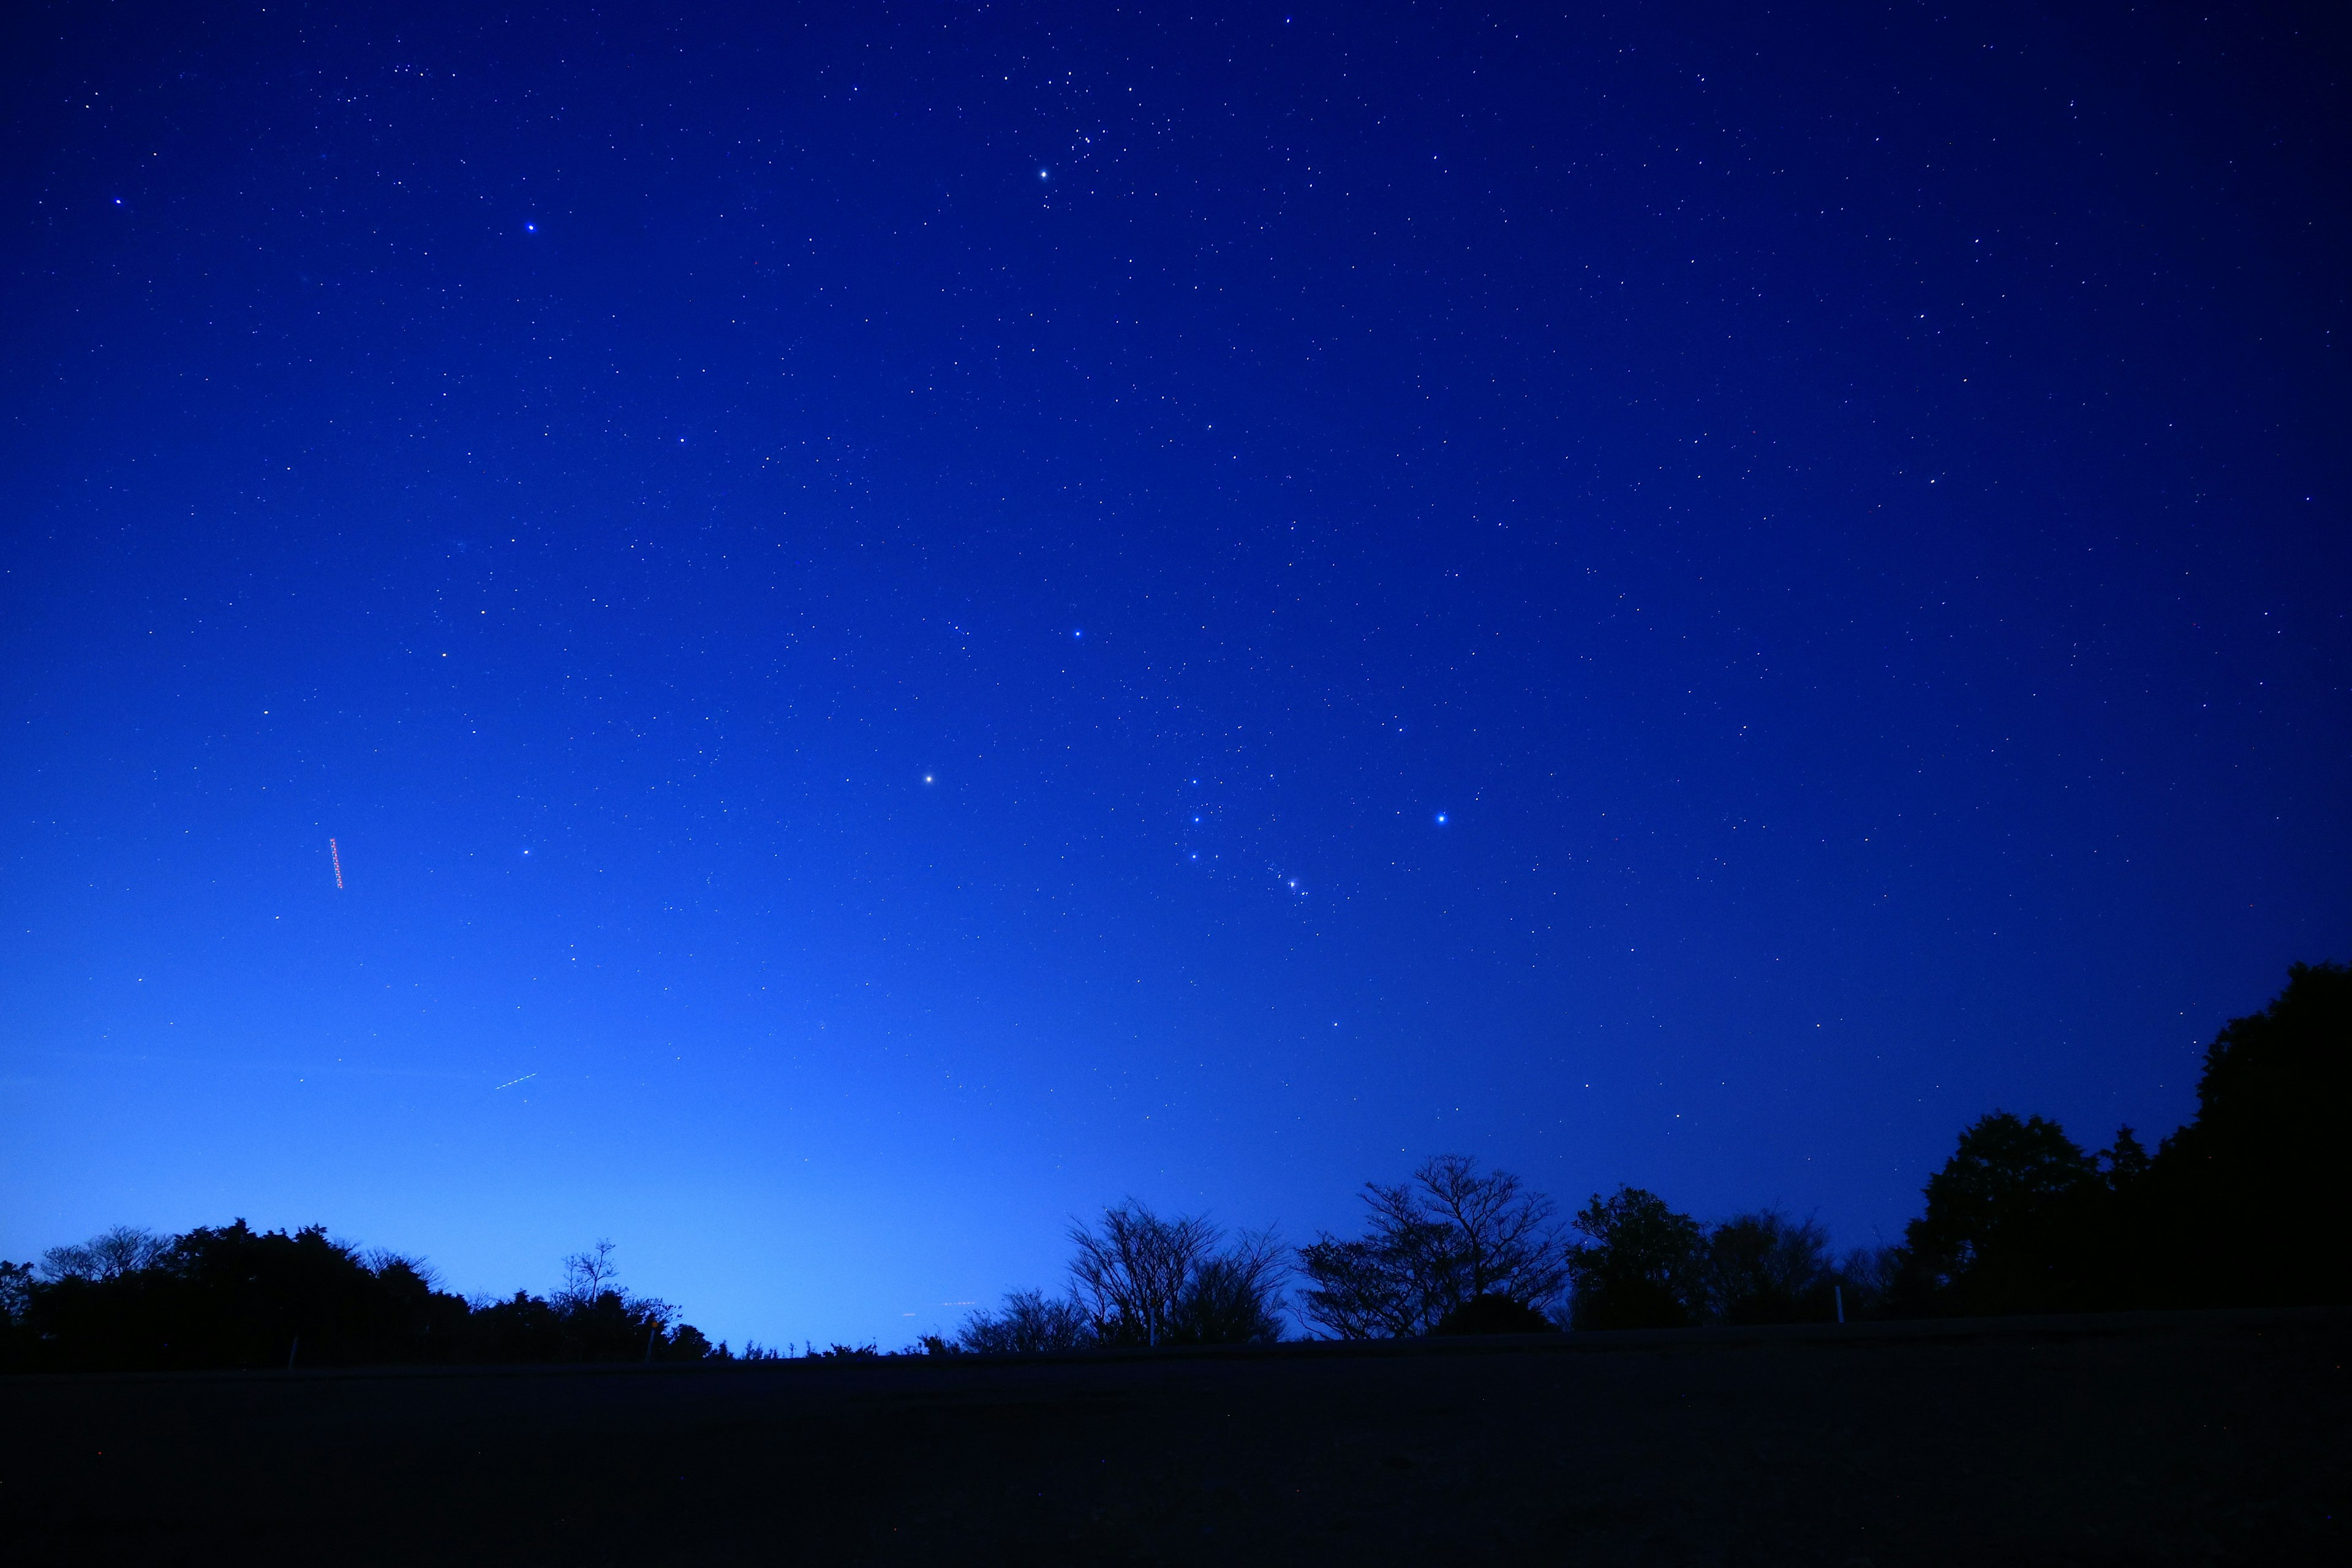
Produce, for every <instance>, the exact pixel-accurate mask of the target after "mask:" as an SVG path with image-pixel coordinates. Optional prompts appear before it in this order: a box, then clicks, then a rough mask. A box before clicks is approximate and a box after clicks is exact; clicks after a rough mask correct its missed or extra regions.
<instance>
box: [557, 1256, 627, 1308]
mask: <svg viewBox="0 0 2352 1568" xmlns="http://www.w3.org/2000/svg"><path fill="white" fill-rule="evenodd" d="M615 1250H617V1249H616V1248H615V1247H614V1245H613V1244H612V1243H611V1242H609V1241H599V1242H598V1243H597V1244H596V1245H595V1246H593V1247H590V1248H589V1249H588V1250H587V1251H585V1252H575V1253H573V1254H572V1256H571V1257H569V1258H565V1259H564V1260H563V1289H562V1290H560V1291H558V1292H556V1295H557V1298H558V1300H572V1301H577V1302H579V1303H580V1304H581V1305H582V1306H593V1304H594V1303H595V1300H596V1299H597V1298H598V1297H599V1296H602V1295H604V1293H605V1292H606V1291H612V1292H614V1294H618V1293H619V1292H620V1289H621V1266H620V1265H619V1264H617V1263H615V1262H614V1261H613V1254H614V1251H615Z"/></svg>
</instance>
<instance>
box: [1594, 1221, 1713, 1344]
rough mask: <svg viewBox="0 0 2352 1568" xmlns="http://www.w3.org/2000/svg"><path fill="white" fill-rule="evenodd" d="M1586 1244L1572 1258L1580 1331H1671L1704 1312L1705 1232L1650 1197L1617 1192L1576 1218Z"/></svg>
mask: <svg viewBox="0 0 2352 1568" xmlns="http://www.w3.org/2000/svg"><path fill="white" fill-rule="evenodd" d="M1576 1228H1577V1229H1578V1230H1580V1231H1581V1232H1582V1233H1583V1234H1584V1235H1585V1236H1586V1237H1588V1238H1589V1239H1588V1241H1587V1242H1586V1244H1585V1245H1584V1246H1582V1247H1578V1248H1576V1250H1575V1251H1573V1252H1572V1253H1570V1255H1569V1268H1570V1271H1571V1273H1572V1275H1573V1277H1574V1279H1575V1284H1576V1294H1575V1298H1574V1300H1573V1305H1572V1310H1571V1321H1572V1322H1573V1323H1574V1324H1575V1326H1576V1327H1578V1328H1580V1329H1672V1328H1680V1327H1682V1326H1684V1325H1685V1324H1687V1323H1691V1322H1694V1321H1697V1319H1698V1318H1699V1317H1700V1315H1701V1314H1702V1313H1704V1312H1705V1310H1706V1287H1705V1283H1704V1280H1703V1279H1702V1276H1701V1268H1702V1263H1703V1259H1704V1252H1703V1247H1702V1237H1703V1233H1702V1232H1701V1230H1700V1228H1699V1224H1698V1221H1696V1220H1695V1219H1693V1218H1691V1216H1690V1215H1686V1214H1677V1213H1675V1211H1674V1210H1673V1209H1671V1208H1668V1207H1667V1206H1666V1203H1665V1200H1664V1198H1661V1197H1659V1196H1658V1195H1657V1194H1655V1193H1651V1192H1644V1191H1643V1189H1641V1188H1640V1187H1620V1188H1618V1189H1617V1191H1616V1193H1615V1194H1613V1195H1612V1196H1610V1197H1607V1198H1603V1197H1602V1196H1601V1194H1598V1193H1595V1194H1593V1195H1592V1201H1591V1203H1589V1204H1587V1205H1584V1207H1583V1208H1582V1209H1581V1210H1580V1211H1579V1212H1578V1214H1577V1216H1576Z"/></svg>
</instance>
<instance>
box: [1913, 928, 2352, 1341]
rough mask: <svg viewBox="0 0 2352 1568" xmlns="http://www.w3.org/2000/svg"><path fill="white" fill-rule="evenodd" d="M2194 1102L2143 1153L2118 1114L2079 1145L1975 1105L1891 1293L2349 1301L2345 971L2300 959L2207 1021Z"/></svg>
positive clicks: (2071, 1305) (2005, 1304) (2088, 1305)
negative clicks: (2241, 1011) (2248, 1004)
mask: <svg viewBox="0 0 2352 1568" xmlns="http://www.w3.org/2000/svg"><path fill="white" fill-rule="evenodd" d="M2197 1100H2198V1110H2197V1114H2196V1116H2195V1117H2194V1118H2193V1119H2192V1120H2191V1121H2189V1124H2188V1125H2187V1126H2185V1127H2182V1128H2181V1129H2180V1130H2179V1131H2177V1132H2175V1133H2174V1134H2173V1135H2172V1136H2171V1137H2169V1138H2168V1139H2166V1140H2165V1141H2164V1142H2163V1143H2162V1145H2161V1146H2160V1147H2158V1150H2157V1152H2156V1153H2155V1155H2154V1156H2153V1157H2150V1156H2149V1154H2148V1153H2147V1151H2146V1150H2145V1149H2144V1148H2142V1147H2141V1145H2140V1142H2139V1140H2138V1139H2137V1138H2136V1137H2135V1136H2134V1135H2133V1133H2132V1130H2131V1129H2130V1128H2128V1127H2126V1128H2124V1129H2122V1130H2121V1131H2118V1132H2117V1133H2116V1141H2115V1142H2114V1144H2113V1145H2112V1146H2110V1147H2109V1148H2107V1149H2106V1150H2105V1151H2103V1152H2099V1153H2096V1154H2092V1153H2087V1152H2084V1150H2082V1149H2081V1148H2079V1147H2077V1146H2076V1145H2075V1143H2074V1142H2073V1141H2072V1140H2071V1139H2069V1138H2068V1137H2067V1136H2066V1133H2065V1131H2064V1130H2063V1128H2061V1127H2060V1126H2059V1125H2058V1124H2057V1123H2056V1122H2054V1121H2044V1120H2043V1119H2042V1118H2041V1117H2038V1116H2029V1117H2027V1118H2025V1119H2023V1120H2020V1119H2019V1118H2017V1117H2015V1116H2012V1115H2010V1114H2008V1113H2007V1112H2005V1111H1996V1112H1994V1113H1993V1114H1992V1115H1990V1116H1987V1117H1985V1118H1984V1119H1982V1120H1981V1121H1978V1122H1977V1123H1976V1124H1975V1125H1974V1126H1972V1127H1970V1128H1969V1130H1968V1131H1966V1132H1964V1133H1962V1134H1961V1135H1960V1142H1959V1147H1958V1150H1957V1151H1955V1152H1954V1153H1953V1155H1952V1157H1951V1159H1950V1160H1948V1161H1947V1162H1946V1163H1945V1164H1944V1167H1943V1169H1941V1170H1940V1171H1938V1172H1937V1173H1936V1174H1935V1175H1934V1176H1932V1177H1930V1178H1929V1179H1928V1182H1927V1194H1926V1196H1927V1212H1926V1213H1925V1214H1924V1215H1921V1216H1920V1217H1919V1218H1918V1219H1916V1220H1915V1221H1913V1222H1912V1223H1911V1225H1910V1226H1908V1227H1907V1228H1906V1232H1905V1241H1906V1247H1905V1248H1904V1257H1903V1258H1902V1268H1901V1270H1900V1274H1899V1277H1898V1278H1897V1279H1896V1280H1895V1284H1894V1288H1893V1296H1894V1299H1895V1309H1896V1310H1900V1311H1905V1312H1910V1313H1922V1314H1925V1313H1951V1312H1960V1313H2000V1312H2044V1311H2073V1310H2102V1309H2112V1308H2128V1307H2170V1306H2249V1307H2252V1306H2297V1305H2322V1304H2329V1303H2336V1302H2343V1301H2347V1300H2352V1246H2347V1241H2352V1235H2347V1231H2352V1217H2348V1216H2352V1174H2347V1163H2346V1162H2345V1161H2344V1159H2343V1158H2342V1155H2341V1152H2340V1151H2339V1149H2338V1147H2337V1144H2336V1139H2337V1138H2338V1137H2339V1136H2340V1131H2339V1130H2340V1129H2341V1127H2342V1125H2343V1122H2344V1119H2345V1112H2346V1110H2347V1108H2352V971H2347V969H2346V968H2345V966H2343V965H2342V964H2301V963H2299V964H2296V965H2295V966H2294V968H2293V969H2292V970H2290V971H2289V972H2288V978H2287V987H2286V989H2285V990H2284V992H2282V993H2281V994H2279V996H2278V997H2277V998H2276V999H2275V1000H2274V1001H2273V1002H2272V1004H2271V1005H2269V1006H2268V1007H2266V1008H2264V1009H2263V1011H2262V1012H2260V1013H2256V1014H2252V1015H2251V1016H2247V1017H2243V1018H2236V1019H2232V1020H2231V1022H2230V1024H2229V1025H2228V1026H2227V1027H2225V1028H2223V1029H2222V1030H2221V1033H2220V1035H2219V1036H2217V1037H2215V1039H2214V1041H2213V1044H2212V1045H2211V1047H2209V1048H2208V1050H2207V1051H2206V1054H2205V1069H2204V1074H2203V1077H2202V1078H2201V1079H2200V1082H2199V1084H2198V1090H2197Z"/></svg>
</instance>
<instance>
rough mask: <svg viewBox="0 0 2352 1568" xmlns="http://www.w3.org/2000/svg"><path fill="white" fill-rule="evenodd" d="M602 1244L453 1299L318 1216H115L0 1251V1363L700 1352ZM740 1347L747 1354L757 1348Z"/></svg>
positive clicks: (687, 1355) (723, 1351) (676, 1356)
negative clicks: (513, 1284)
mask: <svg viewBox="0 0 2352 1568" xmlns="http://www.w3.org/2000/svg"><path fill="white" fill-rule="evenodd" d="M612 1254H613V1247H612V1245H611V1244H610V1243H609V1242H604V1243H599V1244H598V1245H597V1246H596V1247H594V1248H593V1249H592V1250H590V1251H587V1252H583V1253H580V1254H577V1255H575V1256H573V1257H572V1258H569V1259H567V1260H566V1261H565V1266H564V1275H565V1278H564V1283H563V1284H562V1286H561V1287H560V1288H558V1289H554V1290H551V1291H550V1292H549V1293H548V1294H546V1295H544V1296H537V1295H533V1294H531V1293H530V1292H529V1291H526V1290H518V1291H516V1292H515V1293H514V1295H513V1296H512V1297H509V1298H507V1299H504V1300H499V1299H494V1298H488V1297H484V1298H478V1299H475V1300H467V1298H465V1297H462V1296H458V1295H454V1294H452V1293H451V1292H449V1291H446V1290H443V1289H438V1288H437V1287H436V1284H435V1282H434V1279H433V1275H432V1272H431V1270H430V1269H428V1268H426V1267H425V1265H423V1264H422V1263H419V1262H418V1261H416V1260H415V1259H414V1258H403V1257H400V1256H398V1255H396V1254H393V1253H386V1252H373V1253H362V1252H361V1251H360V1250H359V1249H357V1248H355V1247H351V1246H348V1245H346V1244H345V1243H342V1242H339V1241H335V1240H332V1239H331V1238H330V1237H328V1235H327V1233H326V1230H325V1228H324V1227H323V1226H310V1227H308V1228H306V1229H302V1230H298V1231H294V1232H292V1233H291V1234H289V1233H288V1232H285V1231H257V1230H255V1229H253V1228H252V1227H250V1226H247V1224H246V1223H245V1221H243V1220H241V1219H240V1220H238V1221H236V1223H234V1224H232V1225H227V1226H199V1227H197V1228H196V1229H194V1230H192V1231H189V1232H188V1233H187V1234H185V1235H184V1236H175V1237H158V1236H154V1235H151V1234H150V1233H148V1232H146V1231H142V1230H135V1229H131V1228H128V1227H124V1228H120V1229H116V1230H111V1231H109V1232H107V1233H106V1234H105V1235H103V1236H100V1237H97V1238H95V1239H94V1240H92V1241H90V1242H88V1243H86V1244H84V1245H82V1246H79V1247H51V1248H50V1249H49V1250H48V1251H47V1253H46V1254H45V1255H43V1257H42V1258H41V1261H40V1263H39V1264H38V1265H33V1264H11V1263H0V1366H5V1367H6V1368H7V1369H8V1370H10V1371H16V1372H28V1371H37V1372H100V1371H104V1372H163V1371H181V1370H188V1369H193V1368H200V1367H267V1366H392V1365H406V1364H428V1363H520V1362H600V1361H700V1360H704V1359H706V1358H709V1357H711V1356H725V1355H728V1354H730V1352H729V1351H728V1348H727V1347H726V1345H724V1344H723V1343H722V1344H718V1345H713V1344H712V1343H711V1342H709V1340H708V1339H706V1338H705V1337H704V1336H703V1334H702V1332H701V1331H700V1330H698V1329H697V1328H695V1327H694V1325H693V1324H691V1323H686V1322H681V1321H678V1311H677V1308H675V1307H673V1306H671V1305H670V1304H669V1303H668V1302H667V1301H662V1300H655V1299H653V1298H651V1297H646V1296H637V1295H633V1294H631V1293H630V1292H628V1291H627V1290H625V1289H622V1287H621V1286H620V1284H619V1282H618V1280H617V1279H616V1278H615V1276H614V1263H613V1256H612ZM750 1353H751V1354H753V1355H755V1356H756V1355H758V1354H760V1353H761V1352H759V1351H758V1349H757V1347H756V1346H755V1347H751V1352H750Z"/></svg>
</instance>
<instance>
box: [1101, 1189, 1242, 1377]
mask: <svg viewBox="0 0 2352 1568" xmlns="http://www.w3.org/2000/svg"><path fill="white" fill-rule="evenodd" d="M1070 1240H1071V1241H1072V1243H1074V1244H1075V1245H1076V1247H1077V1255H1076V1257H1075V1258H1072V1259H1071V1260H1070V1282H1071V1286H1072V1294H1073V1297H1074V1298H1075V1300H1076V1302H1077V1303H1078V1305H1079V1307H1080V1308H1081V1310H1084V1311H1085V1312H1086V1314H1087V1320H1088V1321H1089V1322H1090V1323H1091V1325H1092V1327H1093V1330H1094V1336H1095V1339H1096V1341H1097V1342H1099V1343H1102V1344H1105V1345H1166V1344H1239V1343H1246V1342H1252V1341H1261V1340H1276V1339H1280V1338H1281V1337H1282V1281H1283V1278H1284V1276H1285V1275H1286V1272H1287V1267H1286V1260H1285V1258H1286V1255H1285V1249H1284V1248H1283V1247H1282V1246H1281V1245H1280V1243H1278V1242H1277V1241H1276V1239H1275V1238H1274V1237H1273V1235H1272V1233H1270V1232H1254V1233H1249V1234H1245V1235H1244V1236H1241V1237H1237V1238H1236V1239H1235V1240H1234V1243H1233V1245H1232V1246H1230V1247H1223V1246H1222V1244H1223V1240H1224V1237H1223V1232H1221V1231H1220V1230H1219V1229H1218V1228H1217V1227H1216V1226H1213V1225H1211V1224H1210V1223H1209V1222H1208V1221H1207V1220H1206V1219H1203V1218H1201V1217H1199V1216H1197V1215H1179V1216H1178V1217H1176V1218H1174V1219H1162V1218H1160V1216H1159V1215H1155V1214H1153V1213H1152V1212H1151V1210H1150V1208H1149V1207H1147V1206H1145V1205H1143V1204H1141V1203H1139V1202H1138V1201H1137V1200H1135V1199H1134V1198H1129V1199H1128V1200H1127V1201H1126V1202H1124V1203H1121V1204H1118V1205H1113V1206H1112V1207H1109V1208H1107V1209H1105V1210H1104V1211H1103V1217H1102V1226H1101V1229H1100V1230H1099V1231H1097V1230H1096V1229H1094V1228H1092V1227H1089V1226H1084V1225H1073V1226H1071V1227H1070Z"/></svg>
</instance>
